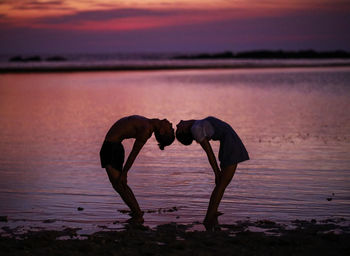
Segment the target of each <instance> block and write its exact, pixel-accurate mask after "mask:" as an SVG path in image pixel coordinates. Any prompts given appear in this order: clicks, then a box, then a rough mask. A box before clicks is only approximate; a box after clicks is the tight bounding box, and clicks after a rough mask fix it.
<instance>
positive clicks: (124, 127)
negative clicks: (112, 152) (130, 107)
mask: <svg viewBox="0 0 350 256" xmlns="http://www.w3.org/2000/svg"><path fill="white" fill-rule="evenodd" d="M152 132H153V127H152V125H151V122H150V119H148V118H146V117H143V116H138V115H134V116H127V117H124V118H122V119H119V120H118V121H117V122H115V123H114V124H113V125H112V127H111V128H110V129H109V131H108V133H107V135H106V138H105V140H107V141H111V142H122V141H123V140H124V139H130V138H135V139H136V140H139V141H144V142H146V141H147V140H148V139H149V138H150V137H151V136H152Z"/></svg>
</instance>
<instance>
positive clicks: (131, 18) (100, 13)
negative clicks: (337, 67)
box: [0, 0, 350, 53]
mask: <svg viewBox="0 0 350 256" xmlns="http://www.w3.org/2000/svg"><path fill="white" fill-rule="evenodd" d="M349 31H350V0H289V1H288V0H267V1H264V0H212V1H208V0H175V1H168V0H158V1H157V0H144V1H141V0H139V1H138V0H128V1H111V0H0V36H1V40H0V48H1V49H0V53H12V52H14V53H15V52H41V51H43V52H55V51H56V52H77V51H81V52H132V51H138V52H142V51H223V50H232V51H240V50H251V49H262V48H263V49H296V50H297V49H310V48H313V49H316V50H334V49H345V50H350V35H349V34H350V33H349Z"/></svg>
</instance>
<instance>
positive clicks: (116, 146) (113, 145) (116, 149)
mask: <svg viewBox="0 0 350 256" xmlns="http://www.w3.org/2000/svg"><path fill="white" fill-rule="evenodd" d="M124 156H125V151H124V147H123V144H121V143H120V142H110V141H104V142H103V145H102V148H101V151H100V159H101V167H102V168H106V166H107V165H111V166H112V167H113V168H114V169H116V170H118V171H122V170H123V163H124Z"/></svg>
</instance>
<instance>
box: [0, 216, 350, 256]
mask: <svg viewBox="0 0 350 256" xmlns="http://www.w3.org/2000/svg"><path fill="white" fill-rule="evenodd" d="M344 221H345V220H340V221H338V220H326V221H322V222H317V221H315V220H313V221H310V222H309V221H299V220H296V221H293V222H291V223H290V225H285V224H284V225H282V224H278V223H275V222H272V221H267V220H264V221H256V222H251V221H244V222H237V223H235V224H232V225H221V226H220V230H217V231H193V230H192V231H191V228H192V227H193V225H180V224H176V223H169V224H165V225H160V226H157V227H156V228H153V229H151V228H149V227H146V226H142V225H139V226H130V225H129V226H126V227H125V229H124V230H121V231H100V232H96V233H93V234H91V235H79V234H78V231H79V229H72V228H66V229H64V230H61V231H55V230H41V231H28V232H26V233H25V234H17V235H14V234H15V230H11V229H10V228H7V227H6V225H5V224H2V230H3V232H2V233H1V236H0V252H1V254H2V255H220V254H221V255H350V227H349V225H345V226H344V225H343V224H344ZM341 223H343V224H341Z"/></svg>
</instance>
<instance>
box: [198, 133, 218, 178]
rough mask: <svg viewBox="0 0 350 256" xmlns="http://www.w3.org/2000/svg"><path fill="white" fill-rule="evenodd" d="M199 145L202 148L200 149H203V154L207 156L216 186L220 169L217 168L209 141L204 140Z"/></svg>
mask: <svg viewBox="0 0 350 256" xmlns="http://www.w3.org/2000/svg"><path fill="white" fill-rule="evenodd" d="M200 145H201V146H202V148H203V149H204V151H205V153H206V154H207V157H208V160H209V163H210V165H211V167H212V169H213V171H214V173H215V183H216V184H217V183H218V181H219V179H220V176H221V171H220V168H219V166H218V163H217V162H216V158H215V155H214V152H213V149H212V147H211V145H210V143H209V140H208V139H207V138H204V139H203V140H202V141H201V142H200Z"/></svg>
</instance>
